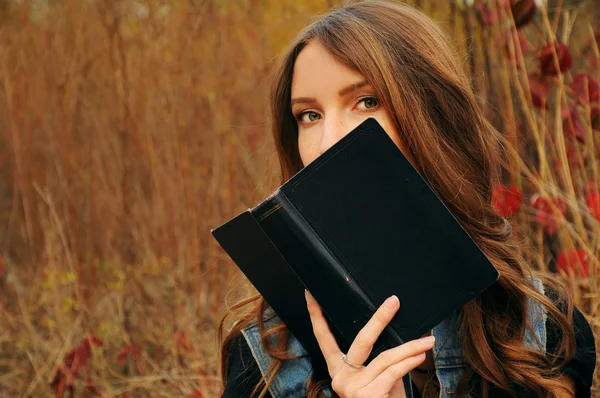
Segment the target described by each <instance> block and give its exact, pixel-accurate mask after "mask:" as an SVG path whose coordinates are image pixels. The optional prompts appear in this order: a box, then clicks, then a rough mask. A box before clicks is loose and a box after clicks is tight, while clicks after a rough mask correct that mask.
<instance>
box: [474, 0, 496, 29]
mask: <svg viewBox="0 0 600 398" xmlns="http://www.w3.org/2000/svg"><path fill="white" fill-rule="evenodd" d="M477 16H478V17H479V22H481V25H483V26H493V25H495V24H496V23H497V22H498V11H497V10H496V9H495V8H494V7H493V6H491V5H490V4H486V3H480V4H478V5H477Z"/></svg>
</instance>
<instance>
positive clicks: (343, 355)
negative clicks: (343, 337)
mask: <svg viewBox="0 0 600 398" xmlns="http://www.w3.org/2000/svg"><path fill="white" fill-rule="evenodd" d="M341 358H342V361H344V362H346V363H347V364H348V365H350V366H352V367H353V368H354V369H362V368H364V367H365V365H357V364H355V363H352V362H350V361H349V360H348V357H347V356H346V354H344V353H342V355H341Z"/></svg>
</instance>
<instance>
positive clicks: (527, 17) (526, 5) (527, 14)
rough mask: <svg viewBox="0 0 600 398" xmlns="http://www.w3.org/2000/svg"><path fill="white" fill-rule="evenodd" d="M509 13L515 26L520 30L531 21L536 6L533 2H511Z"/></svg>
mask: <svg viewBox="0 0 600 398" xmlns="http://www.w3.org/2000/svg"><path fill="white" fill-rule="evenodd" d="M510 11H511V12H512V15H513V18H514V20H515V26H516V27H517V28H521V27H523V26H525V25H527V24H528V23H530V22H531V21H532V20H533V17H534V16H535V13H536V11H537V6H536V5H535V0H517V1H515V2H513V4H512V6H511V7H510Z"/></svg>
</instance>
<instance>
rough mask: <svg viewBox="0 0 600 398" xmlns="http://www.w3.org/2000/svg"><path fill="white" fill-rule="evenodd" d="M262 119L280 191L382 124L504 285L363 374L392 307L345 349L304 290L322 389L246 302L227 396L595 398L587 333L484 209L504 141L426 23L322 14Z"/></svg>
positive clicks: (368, 6) (360, 6) (297, 352)
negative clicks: (407, 384)
mask: <svg viewBox="0 0 600 398" xmlns="http://www.w3.org/2000/svg"><path fill="white" fill-rule="evenodd" d="M271 111H272V120H273V133H274V137H275V142H276V146H277V151H278V155H279V160H280V164H281V179H282V182H284V181H287V180H288V179H289V178H290V177H291V176H292V175H293V174H295V173H296V172H297V171H299V170H300V169H301V168H302V167H304V166H306V165H307V164H309V163H310V162H312V161H313V160H314V159H315V158H317V157H318V156H319V155H320V154H322V153H323V152H324V151H325V150H327V149H328V148H329V147H331V146H332V145H333V144H334V143H335V142H337V141H338V140H340V139H341V138H342V137H343V136H344V135H345V134H347V133H349V132H350V131H351V130H352V129H353V128H354V127H356V126H357V125H359V124H360V123H361V122H362V121H364V120H365V119H366V118H369V117H373V118H375V119H377V120H378V122H379V123H380V124H381V125H382V126H383V127H384V129H385V130H386V132H387V133H388V134H389V136H390V137H391V138H392V139H393V141H394V142H395V143H396V144H397V145H398V147H399V148H400V150H402V152H403V153H404V154H405V155H406V156H407V157H408V158H409V159H410V160H411V162H412V163H413V164H414V166H415V167H416V168H417V169H418V170H419V172H420V173H421V175H422V176H423V177H424V178H425V179H426V180H427V181H428V182H429V184H430V185H431V186H432V188H433V189H434V190H435V191H436V192H437V193H438V195H439V196H440V197H441V198H442V199H443V200H444V202H445V204H446V205H447V206H448V208H449V209H450V210H451V211H452V213H453V214H454V215H455V217H456V218H457V219H458V220H459V221H460V222H461V224H462V225H463V227H464V228H465V229H466V230H467V231H468V232H469V234H470V235H471V237H472V238H473V239H474V240H475V241H476V242H477V243H478V245H479V246H480V247H481V249H482V250H483V251H484V252H485V254H486V255H487V256H488V257H489V258H490V260H491V261H492V262H493V263H494V264H495V266H496V267H497V268H498V270H499V271H500V275H501V276H500V279H499V280H498V282H497V283H495V284H494V285H493V286H492V287H490V288H489V289H487V290H486V291H485V292H484V293H483V294H482V295H480V296H479V297H478V298H476V299H474V300H472V301H471V302H469V303H468V304H466V305H465V306H464V307H463V308H462V309H461V310H460V311H459V312H458V313H457V314H456V315H455V316H452V317H450V318H449V319H447V320H446V321H444V322H443V323H442V324H441V325H440V326H438V327H436V328H434V329H433V331H432V332H431V333H430V334H432V336H425V337H424V338H422V339H420V340H417V341H413V342H409V343H406V344H404V345H402V346H400V347H396V348H393V349H390V350H388V351H386V352H383V353H381V354H379V355H378V356H377V357H376V358H375V359H374V360H373V361H372V362H371V363H369V365H368V366H363V363H364V361H365V360H366V358H367V357H368V355H369V353H370V351H371V348H372V346H373V343H374V342H375V340H376V339H377V337H378V335H379V333H380V332H381V331H382V329H383V328H384V327H385V326H386V324H387V323H388V322H389V321H390V320H391V318H392V317H393V316H394V314H395V312H396V311H397V310H398V308H399V305H400V303H399V302H398V299H397V298H396V297H391V298H390V299H389V300H388V301H386V303H385V304H384V305H382V306H381V308H380V309H379V310H378V311H377V313H376V314H375V315H374V316H373V318H372V319H371V320H370V321H369V323H367V325H365V326H364V328H363V329H362V330H361V332H360V333H359V335H358V336H357V337H356V340H355V341H354V342H353V344H352V346H351V348H350V349H349V351H348V352H347V353H342V352H341V351H340V349H339V347H338V346H337V343H336V341H335V339H334V337H333V335H332V334H331V332H330V330H329V329H328V326H327V323H326V322H325V320H324V318H323V316H322V313H321V310H320V307H319V305H318V303H317V302H316V301H315V300H314V299H312V298H311V296H310V294H309V293H307V306H308V311H309V313H310V315H311V320H312V324H313V329H314V332H315V335H316V337H317V340H318V342H319V346H320V348H321V350H322V352H323V355H324V357H325V359H326V361H327V367H328V372H329V378H326V379H324V380H316V377H315V375H314V374H313V373H312V372H311V363H310V359H308V358H306V355H305V354H306V352H305V351H304V350H303V349H302V347H301V346H300V345H299V343H298V341H297V340H296V339H295V338H294V336H293V335H292V334H291V333H289V331H288V330H287V328H286V326H285V325H284V324H283V323H281V322H280V321H279V320H278V318H277V315H276V314H274V313H273V311H272V310H271V309H270V308H269V307H268V305H267V304H266V303H265V301H264V299H263V298H262V297H261V296H259V295H258V296H254V297H250V298H248V299H246V300H243V301H242V302H240V303H238V304H237V305H236V306H234V308H235V309H239V308H246V309H247V310H246V312H245V313H244V314H242V316H241V318H240V319H238V321H237V322H236V323H235V324H234V326H233V328H232V329H231V331H230V332H229V334H228V336H227V337H226V338H225V339H224V341H222V343H221V344H222V352H221V360H222V362H221V370H222V374H223V375H224V378H225V392H224V395H223V396H224V397H249V396H261V397H271V396H272V397H305V396H309V397H316V396H336V395H337V396H341V397H404V396H405V390H404V386H403V384H402V382H401V378H402V377H403V376H404V375H406V374H407V373H408V372H410V373H411V376H412V379H413V384H414V385H413V390H414V392H415V395H417V396H423V397H426V396H427V397H428V396H443V397H456V396H467V395H468V396H481V397H486V396H490V397H496V396H544V397H546V396H554V397H570V396H582V397H583V396H590V387H591V383H592V374H593V372H594V367H595V356H596V354H595V350H594V338H593V335H592V331H591V328H590V326H589V324H588V323H587V321H586V320H585V318H584V317H583V316H582V314H581V313H580V312H579V311H578V310H577V309H576V308H574V307H573V305H572V304H571V303H570V300H569V299H568V295H567V293H566V292H564V291H563V290H562V289H560V288H559V287H558V285H556V284H555V283H554V282H552V281H551V280H549V279H543V281H542V280H541V279H539V278H536V277H533V276H532V274H531V271H530V268H529V265H528V264H527V263H526V262H525V260H524V259H523V258H522V257H521V256H520V254H519V251H518V248H517V243H516V242H515V241H514V240H513V238H512V235H511V229H510V224H508V223H507V222H506V220H504V219H503V218H502V217H500V216H499V215H498V214H496V213H495V212H494V210H493V209H492V207H491V192H492V183H493V181H494V178H496V177H497V176H498V175H499V174H498V170H499V167H500V156H499V154H500V143H501V137H500V136H499V133H498V132H497V131H495V130H494V129H493V128H492V127H491V126H490V124H489V123H488V122H487V121H486V119H485V117H484V116H483V113H482V111H481V109H480V108H479V107H478V105H477V101H476V98H475V95H474V93H473V92H472V90H471V88H470V85H469V82H468V80H467V78H466V77H465V75H464V73H463V66H462V65H460V63H459V62H457V59H456V57H455V55H453V53H452V51H451V48H450V46H449V44H448V41H447V39H446V38H445V36H444V34H443V33H442V31H441V30H440V29H439V28H438V27H437V26H436V25H435V23H433V22H432V21H431V20H430V19H429V18H427V17H426V16H425V15H423V14H422V13H420V12H419V11H417V10H415V9H412V8H410V7H407V6H404V5H400V4H395V3H389V2H384V1H373V2H371V1H366V2H360V3H356V4H353V5H348V6H346V7H344V8H340V9H338V10H335V11H332V12H330V13H329V14H327V15H325V16H323V17H322V18H320V19H319V20H317V21H316V22H314V23H312V24H311V25H309V26H308V27H306V28H305V29H304V30H303V31H302V32H301V33H300V34H299V36H298V37H297V39H296V40H295V41H294V42H293V43H292V44H291V45H290V47H289V49H288V51H287V52H286V53H285V54H284V55H283V57H282V58H281V60H280V63H279V66H278V69H277V70H276V71H275V74H274V82H273V90H272V96H271ZM393 266H394V264H390V267H393ZM542 282H543V283H542ZM251 304H252V305H251ZM248 307H250V308H248ZM219 336H220V340H222V336H223V322H221V325H220V328H219Z"/></svg>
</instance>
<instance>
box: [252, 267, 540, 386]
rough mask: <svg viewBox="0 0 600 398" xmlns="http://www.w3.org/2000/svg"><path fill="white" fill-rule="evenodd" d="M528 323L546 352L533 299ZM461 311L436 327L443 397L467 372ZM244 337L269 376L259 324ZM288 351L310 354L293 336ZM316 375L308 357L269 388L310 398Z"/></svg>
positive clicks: (287, 365) (529, 339) (271, 318)
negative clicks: (309, 386)
mask: <svg viewBox="0 0 600 398" xmlns="http://www.w3.org/2000/svg"><path fill="white" fill-rule="evenodd" d="M533 282H534V285H535V287H536V288H537V289H538V290H539V291H540V292H541V293H544V287H543V285H542V283H541V281H540V280H539V279H537V278H534V280H533ZM528 321H529V324H530V325H531V326H532V329H533V330H534V333H532V332H531V331H530V330H529V328H526V329H525V335H524V341H525V344H526V345H528V346H530V347H531V348H532V349H536V350H537V349H539V346H538V343H537V340H539V342H540V343H541V347H542V349H543V350H544V352H545V350H546V313H545V311H544V310H543V307H542V306H541V305H540V304H538V303H537V302H535V301H534V300H532V299H531V298H530V299H529V303H528ZM279 322H280V320H279V318H278V317H277V315H275V314H274V313H272V312H271V314H270V315H268V314H267V315H266V316H265V327H266V329H270V328H272V327H275V326H276V325H277V324H278V323H279ZM457 322H458V311H457V312H455V313H454V314H452V315H451V316H449V317H448V318H447V319H445V320H444V321H443V322H441V323H440V324H439V325H437V326H435V327H434V328H433V330H432V334H433V336H434V337H435V345H434V347H433V357H434V363H435V369H436V375H437V377H438V380H439V383H440V398H453V397H456V388H457V385H458V382H459V381H460V379H461V377H462V375H463V372H464V370H465V368H466V366H467V362H466V359H465V357H464V355H463V351H462V348H461V346H460V340H459V337H458V324H457ZM242 334H243V335H244V338H245V339H246V341H247V342H248V345H249V346H250V349H251V351H252V355H253V356H254V359H255V360H256V362H257V363H258V367H259V369H260V371H261V373H262V375H263V376H265V374H266V372H267V369H268V368H269V365H270V364H271V362H272V361H273V357H272V356H271V355H269V354H268V353H267V351H266V350H265V349H264V347H263V345H262V343H261V338H260V333H259V331H258V324H257V323H256V322H254V323H252V324H250V325H248V326H247V327H246V328H245V329H244V330H242ZM287 348H288V352H289V353H290V354H292V355H295V356H302V355H306V351H305V350H304V348H303V347H302V346H301V345H300V343H299V342H298V340H297V339H296V338H294V336H293V335H292V334H291V333H290V335H289V340H288V346H287ZM311 374H312V367H311V362H310V359H309V358H308V357H305V358H299V359H295V360H289V361H284V362H283V363H282V366H281V368H280V369H279V371H278V372H277V375H276V376H275V379H274V380H273V383H272V384H271V386H270V387H269V392H270V393H271V395H272V396H273V398H282V397H285V398H296V397H306V385H307V382H308V380H309V378H310V376H311ZM323 391H324V392H325V395H326V396H327V397H332V391H331V387H326V388H325V389H324V390H323Z"/></svg>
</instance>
